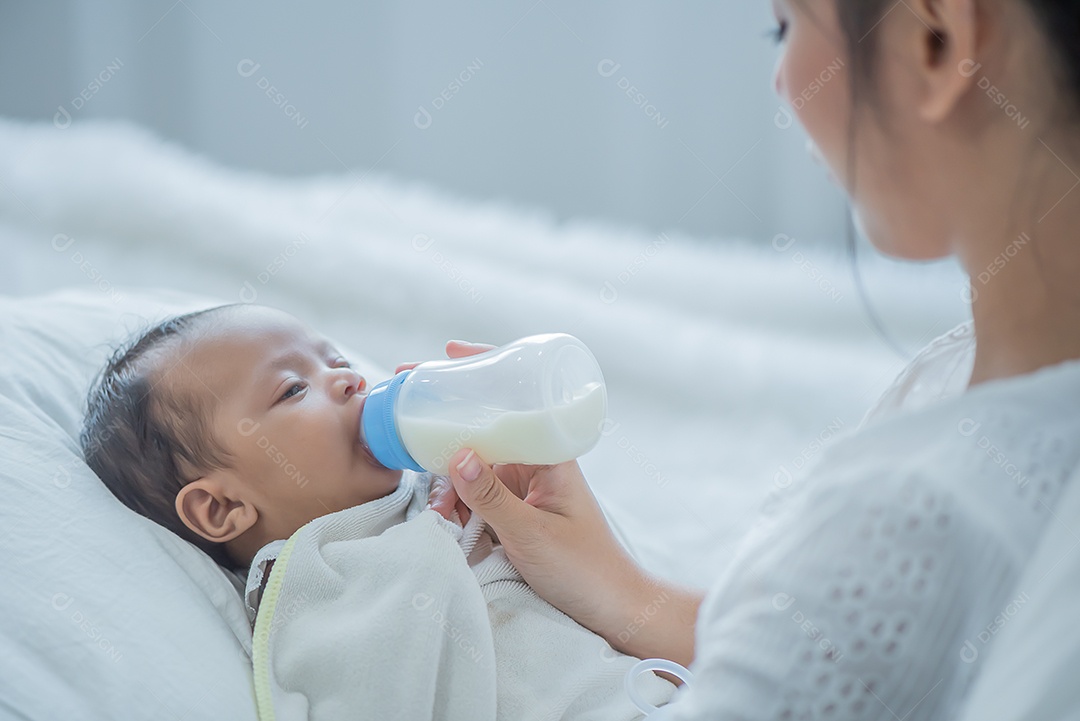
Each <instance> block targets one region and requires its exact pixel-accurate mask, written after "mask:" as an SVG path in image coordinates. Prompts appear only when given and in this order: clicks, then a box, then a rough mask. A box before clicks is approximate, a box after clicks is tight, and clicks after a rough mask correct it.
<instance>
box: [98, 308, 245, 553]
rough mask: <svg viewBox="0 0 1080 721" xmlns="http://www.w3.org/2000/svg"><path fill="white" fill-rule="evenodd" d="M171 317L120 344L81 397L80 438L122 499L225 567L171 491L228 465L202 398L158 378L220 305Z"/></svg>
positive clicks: (219, 550) (103, 478) (219, 548)
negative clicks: (179, 511)
mask: <svg viewBox="0 0 1080 721" xmlns="http://www.w3.org/2000/svg"><path fill="white" fill-rule="evenodd" d="M229 307H231V306H217V307H214V308H208V309H206V310H200V311H196V312H194V313H187V314H185V315H180V316H176V317H173V318H169V319H167V320H165V321H162V322H161V323H158V324H157V325H155V326H153V327H151V328H150V329H149V330H146V331H145V332H143V333H142V334H141V335H139V336H137V337H136V338H135V340H134V341H129V342H128V343H125V344H124V345H122V346H121V347H119V348H118V349H117V350H116V351H115V352H114V353H113V355H112V357H111V358H110V359H109V361H108V363H106V365H105V367H104V368H103V369H102V371H101V373H100V374H99V375H98V377H97V379H96V381H95V382H94V384H93V386H92V387H91V389H90V393H89V396H88V397H87V403H86V406H87V410H86V418H85V420H84V422H83V429H82V433H81V434H80V436H79V442H80V444H81V446H82V451H83V457H84V458H85V460H86V463H87V465H89V466H90V468H91V469H92V470H93V471H94V473H96V474H97V475H98V477H99V478H100V479H101V481H102V482H103V483H104V484H105V486H106V487H107V488H108V489H109V490H110V491H112V493H113V495H115V496H116V497H117V498H118V499H119V500H120V501H121V502H122V503H123V504H124V505H125V506H127V507H128V508H130V509H132V510H133V511H135V512H136V513H139V514H140V515H143V516H145V517H146V518H149V519H150V520H152V521H154V522H155V523H158V524H160V525H162V526H164V527H165V528H168V529H169V530H170V531H172V532H173V533H175V534H177V535H178V536H180V537H181V538H183V539H185V540H188V541H191V542H192V543H194V544H195V545H196V546H198V547H199V548H201V549H202V550H203V551H205V552H206V553H207V554H209V555H210V557H211V558H213V559H214V560H215V561H217V563H218V564H219V565H221V566H223V567H224V568H227V569H234V568H236V567H237V564H236V562H235V561H234V560H233V559H232V558H231V557H230V556H229V554H228V553H227V551H226V549H225V546H224V544H220V543H213V542H211V541H208V540H206V539H204V538H202V537H201V536H199V535H198V534H196V533H195V532H193V531H192V530H191V529H189V528H188V527H187V526H186V525H184V522H183V521H181V520H180V517H179V515H177V513H176V505H175V504H176V495H177V493H178V492H179V491H180V489H181V488H183V487H184V486H185V485H187V484H188V483H190V482H191V481H193V480H195V479H196V478H198V477H199V476H200V475H202V474H204V473H205V472H207V471H209V470H212V469H215V468H224V467H226V454H225V453H224V451H223V450H222V449H221V448H220V447H219V446H218V444H217V443H216V441H215V440H214V438H213V434H212V433H211V431H210V427H209V424H208V422H207V419H208V417H209V415H210V414H209V410H210V409H209V408H208V404H207V402H206V400H205V399H204V398H199V397H196V396H194V395H192V394H185V393H182V392H180V391H178V390H177V389H176V388H173V387H169V384H167V383H164V382H162V378H163V377H164V375H165V371H166V370H167V369H169V368H170V367H171V366H173V365H175V364H180V363H182V362H183V355H182V353H183V349H182V343H181V341H183V340H184V338H185V337H186V336H188V335H190V334H191V332H192V331H193V330H195V329H196V328H197V327H198V326H200V325H202V324H203V323H205V322H206V321H207V320H208V316H209V315H210V314H213V313H215V312H217V311H220V310H221V309H223V308H229Z"/></svg>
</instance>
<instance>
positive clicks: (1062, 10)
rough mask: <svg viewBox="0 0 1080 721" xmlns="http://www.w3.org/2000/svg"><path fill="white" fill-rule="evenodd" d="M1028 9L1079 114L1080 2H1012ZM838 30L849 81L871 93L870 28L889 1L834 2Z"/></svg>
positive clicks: (875, 50) (872, 50)
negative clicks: (845, 53)
mask: <svg viewBox="0 0 1080 721" xmlns="http://www.w3.org/2000/svg"><path fill="white" fill-rule="evenodd" d="M1015 1H1016V2H1020V3H1022V4H1024V5H1026V6H1027V7H1028V9H1029V10H1030V11H1031V13H1032V15H1033V17H1034V18H1035V20H1036V22H1037V23H1038V25H1039V27H1040V28H1041V30H1042V32H1043V34H1044V36H1045V38H1046V41H1047V45H1048V46H1049V47H1048V50H1049V54H1050V56H1051V58H1052V59H1053V61H1054V65H1055V67H1054V68H1053V70H1054V71H1055V72H1056V74H1057V79H1058V81H1059V86H1060V89H1061V90H1062V92H1063V94H1064V96H1065V100H1066V102H1067V103H1068V105H1069V108H1068V109H1069V110H1070V111H1072V112H1074V113H1076V112H1080V3H1078V2H1077V1H1076V0H1015ZM836 5H837V10H838V11H839V13H838V14H839V18H840V29H841V31H842V32H843V33H844V40H845V42H846V45H847V51H848V57H849V58H850V59H851V64H852V66H853V67H854V68H855V72H854V73H853V75H854V77H853V78H852V81H853V82H854V83H856V87H857V88H858V89H859V90H862V91H869V92H871V93H872V91H873V87H874V82H873V80H874V76H875V72H876V70H877V54H878V47H877V42H876V33H874V32H873V30H874V28H875V27H876V26H877V25H878V24H879V23H880V22H881V19H882V17H883V16H884V15H885V14H886V13H888V12H889V11H890V10H891V9H892V7H893V5H894V3H893V2H892V0H836Z"/></svg>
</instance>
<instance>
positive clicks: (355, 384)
mask: <svg viewBox="0 0 1080 721" xmlns="http://www.w3.org/2000/svg"><path fill="white" fill-rule="evenodd" d="M366 387H367V381H366V380H364V376H362V375H360V374H359V373H357V372H356V371H353V370H351V369H350V370H349V374H348V375H347V376H346V377H345V397H346V398H351V397H352V396H353V395H355V394H357V393H359V392H360V391H362V390H364V388H366Z"/></svg>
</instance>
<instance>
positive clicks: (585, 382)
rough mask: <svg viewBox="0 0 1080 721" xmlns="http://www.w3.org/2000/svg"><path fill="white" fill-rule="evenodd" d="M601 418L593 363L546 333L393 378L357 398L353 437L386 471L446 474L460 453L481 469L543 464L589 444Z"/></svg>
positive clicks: (602, 402) (599, 379)
mask: <svg viewBox="0 0 1080 721" xmlns="http://www.w3.org/2000/svg"><path fill="white" fill-rule="evenodd" d="M606 413H607V390H606V388H605V386H604V377H603V375H602V374H601V372H600V366H599V364H597V362H596V358H594V357H593V354H592V353H591V352H590V351H589V349H588V348H587V347H585V344H584V343H582V342H581V341H580V340H578V339H577V338H575V337H573V336H571V335H567V334H565V333H549V334H545V335H534V336H529V337H527V338H522V339H521V340H517V341H514V342H513V343H508V344H507V345H504V346H501V347H499V348H494V349H492V350H489V351H486V352H484V353H480V354H478V355H473V356H468V357H466V358H457V359H454V360H443V361H429V362H427V363H421V364H420V365H418V366H416V367H415V368H413V369H412V370H406V371H402V372H401V373H398V374H397V375H395V376H394V377H393V378H391V379H390V380H388V381H385V382H383V383H380V384H379V385H377V386H375V387H374V388H372V389H371V392H370V393H369V394H368V396H367V398H365V399H364V405H363V408H362V410H361V419H360V435H361V440H362V441H363V442H364V443H365V445H367V447H368V449H369V450H370V451H371V454H372V455H373V456H374V457H375V460H377V461H378V462H379V463H381V464H382V465H384V466H386V467H387V468H398V469H406V468H408V469H412V470H414V471H423V470H427V471H432V472H433V473H446V472H447V469H448V466H449V461H450V458H451V457H453V455H454V454H455V453H456V452H457V451H458V450H460V449H462V448H472V449H473V450H474V451H476V454H477V455H479V456H480V457H481V458H482V459H484V460H485V461H486V462H488V463H528V464H537V465H547V464H554V463H562V462H563V461H569V460H572V459H574V458H577V457H579V456H581V455H582V454H584V453H585V452H587V451H588V450H590V449H591V448H592V447H593V446H595V445H596V442H597V441H598V440H600V431H601V427H600V426H601V423H602V421H603V420H604V417H605V415H606Z"/></svg>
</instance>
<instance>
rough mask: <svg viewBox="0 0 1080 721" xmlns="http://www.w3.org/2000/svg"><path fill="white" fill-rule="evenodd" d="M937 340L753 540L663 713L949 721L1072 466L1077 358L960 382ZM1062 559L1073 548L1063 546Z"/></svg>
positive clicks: (954, 351)
mask: <svg viewBox="0 0 1080 721" xmlns="http://www.w3.org/2000/svg"><path fill="white" fill-rule="evenodd" d="M973 349H974V336H973V335H972V333H971V332H970V325H968V326H962V327H960V328H958V329H956V330H954V331H952V332H951V333H950V334H947V335H945V336H942V338H939V339H938V340H937V341H935V342H934V343H932V344H931V345H930V346H928V348H927V350H926V351H925V352H924V353H923V354H921V355H920V356H919V357H917V358H916V360H915V361H913V363H912V364H911V365H910V367H909V368H908V369H907V370H906V371H905V372H904V373H902V374H901V376H900V377H899V378H898V379H897V381H896V383H895V384H894V386H893V387H892V388H890V390H889V391H888V392H886V394H885V395H884V396H883V398H882V401H881V403H880V404H879V405H878V406H877V407H876V408H875V409H873V410H872V411H871V412H870V413H868V414H867V417H866V420H865V421H864V424H863V426H862V427H860V429H859V430H858V431H857V432H855V433H852V434H851V435H849V436H847V437H846V438H843V439H840V440H838V441H836V442H835V443H834V444H833V445H832V446H831V447H830V448H829V449H827V450H826V451H825V452H823V453H822V454H821V456H820V460H819V462H818V463H817V465H816V466H815V467H814V468H813V469H812V470H811V471H810V472H809V473H808V474H807V476H806V477H805V479H804V480H803V481H801V482H798V483H796V484H795V485H794V486H793V487H791V488H789V489H786V490H785V491H784V492H783V495H784V496H785V497H784V498H783V499H782V500H781V502H780V503H779V504H774V510H773V512H772V513H771V514H769V515H766V516H764V517H763V518H762V519H761V520H760V522H759V523H758V525H757V526H756V527H755V529H754V530H753V531H752V532H751V534H749V535H748V536H747V538H746V539H745V540H744V542H743V545H742V546H741V548H740V550H739V552H738V553H737V554H736V558H735V560H734V562H733V563H732V564H731V566H730V567H729V568H728V569H727V570H726V572H725V573H724V574H723V576H722V577H721V578H720V579H719V580H718V582H717V583H716V585H715V586H714V587H713V588H712V589H711V591H710V593H709V595H708V596H707V598H706V601H705V603H704V605H703V606H702V609H701V613H700V616H699V619H698V626H697V659H696V661H695V663H694V665H693V669H692V670H693V671H694V672H695V674H696V683H695V684H694V686H693V688H691V689H689V690H681V691H680V692H679V694H677V696H676V698H675V700H674V702H673V704H672V705H671V706H669V707H668V710H669V713H670V715H669V716H665V718H670V719H678V720H679V721H691V720H693V721H698V720H704V719H710V720H720V719H760V720H765V719H769V720H772V719H779V720H784V721H787V720H794V719H888V720H891V721H895V719H903V720H904V721H916V720H918V719H945V718H951V717H952V716H953V715H955V714H956V712H957V711H958V709H959V707H960V704H961V703H962V702H963V700H964V697H965V694H966V692H967V690H968V688H969V686H970V684H971V683H972V681H973V679H974V678H975V675H976V674H977V673H978V671H979V668H980V665H981V664H982V663H983V661H984V660H985V659H986V658H988V657H989V656H990V654H992V652H993V643H994V633H993V632H992V630H993V629H994V628H995V624H997V623H998V622H999V620H1000V619H1001V618H1002V617H1003V615H1005V614H1008V613H1009V612H1010V611H1009V609H1014V610H1015V609H1016V608H1018V607H1019V606H1022V605H1023V603H1024V591H1023V589H1019V588H1017V581H1018V579H1019V577H1020V574H1021V572H1022V570H1023V568H1024V565H1025V564H1026V563H1027V561H1028V559H1029V558H1030V557H1031V554H1032V553H1033V550H1034V549H1035V547H1036V545H1037V544H1038V542H1039V540H1040V538H1041V536H1042V534H1043V531H1044V529H1045V528H1046V527H1047V526H1048V524H1050V523H1051V522H1052V520H1051V517H1052V516H1051V514H1052V510H1053V508H1054V506H1055V504H1056V502H1057V499H1058V497H1059V496H1060V494H1061V492H1062V489H1063V486H1064V483H1065V482H1066V480H1067V479H1068V477H1069V475H1070V474H1071V473H1072V472H1073V471H1074V470H1075V469H1076V468H1077V466H1078V462H1080V458H1078V457H1080V443H1077V440H1078V439H1080V407H1078V404H1077V401H1078V400H1080V361H1072V362H1068V363H1064V364H1061V365H1057V366H1053V367H1049V368H1044V369H1041V370H1040V371H1038V372H1036V373H1032V374H1029V375H1025V376H1020V377H1015V378H1010V379H1005V380H1001V381H994V382H989V383H984V384H980V385H978V386H976V387H974V388H971V389H966V385H967V379H968V378H970V369H971V365H970V359H971V357H972V351H973ZM1062 550H1065V549H1062Z"/></svg>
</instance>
